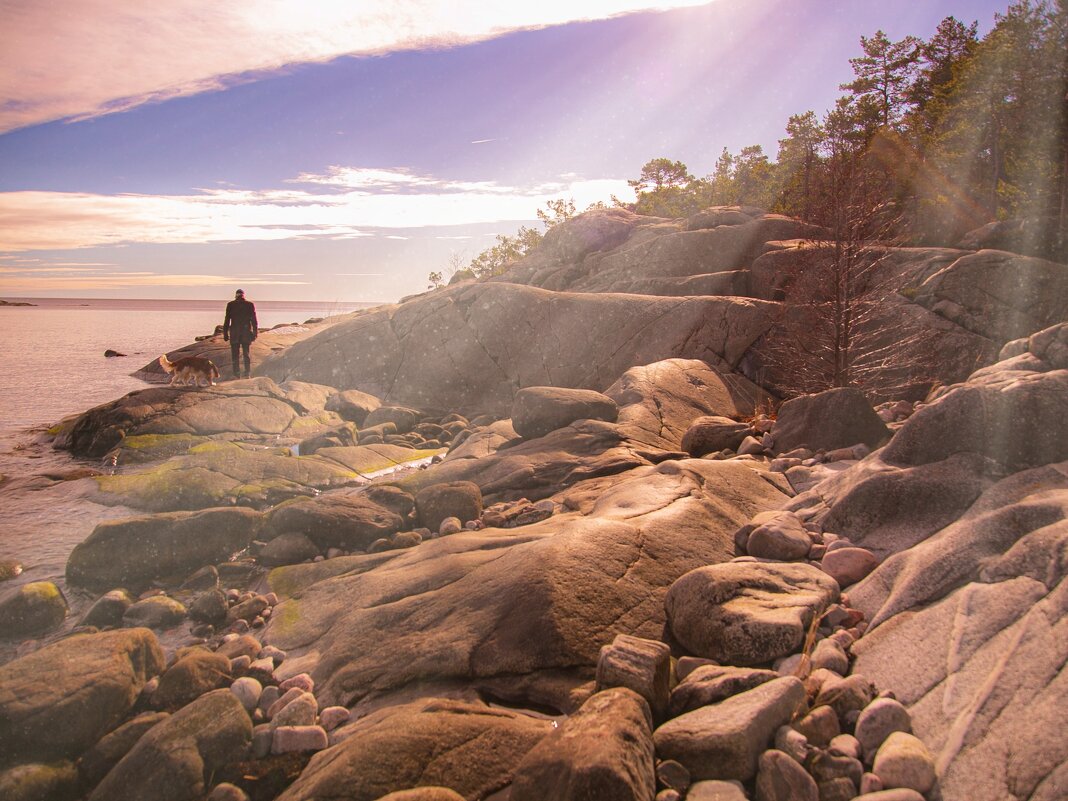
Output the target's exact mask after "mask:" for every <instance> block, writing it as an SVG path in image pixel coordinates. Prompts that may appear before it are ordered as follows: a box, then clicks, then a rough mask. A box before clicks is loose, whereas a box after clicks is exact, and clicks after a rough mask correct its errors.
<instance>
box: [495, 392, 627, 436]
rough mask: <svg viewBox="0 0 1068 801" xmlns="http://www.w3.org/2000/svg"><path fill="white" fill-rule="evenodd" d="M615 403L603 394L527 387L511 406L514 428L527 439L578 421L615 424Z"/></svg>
mask: <svg viewBox="0 0 1068 801" xmlns="http://www.w3.org/2000/svg"><path fill="white" fill-rule="evenodd" d="M618 415H619V407H618V406H616V402H615V401H614V400H612V399H611V398H609V397H608V396H606V395H602V394H601V393H600V392H594V391H592V390H588V389H563V388H561V387H524V388H523V389H521V390H519V391H518V392H517V393H516V395H515V401H514V402H513V403H512V414H511V417H512V428H514V429H515V432H516V433H517V434H519V436H521V437H523V438H524V439H535V438H536V437H543V436H545V435H546V434H548V433H549V432H550V431H555V430H556V429H558V428H563V427H564V426H566V425H570V424H571V423H573V422H575V421H576V420H604V421H605V422H608V423H614V422H615V421H616V418H617V417H618Z"/></svg>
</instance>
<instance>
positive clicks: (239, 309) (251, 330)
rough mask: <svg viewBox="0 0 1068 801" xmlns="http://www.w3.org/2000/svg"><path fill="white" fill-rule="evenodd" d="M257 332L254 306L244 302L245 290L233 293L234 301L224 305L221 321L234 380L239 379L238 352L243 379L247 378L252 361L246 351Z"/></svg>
mask: <svg viewBox="0 0 1068 801" xmlns="http://www.w3.org/2000/svg"><path fill="white" fill-rule="evenodd" d="M257 332H258V329H257V323H256V304H254V303H250V302H249V301H247V300H245V290H243V289H239V290H237V292H235V293H234V299H233V300H231V301H230V302H229V303H227V304H226V319H225V320H224V321H223V340H224V341H226V340H229V342H230V365H231V367H232V368H233V371H234V378H240V377H241V373H240V371H239V370H238V363H237V352H238V350H241V351H242V352H243V353H244V356H245V378H248V377H249V373H250V372H251V369H252V360H251V358H250V357H249V352H248V349H249V346H250V345H252V340H254V339H255V338H256V334H257Z"/></svg>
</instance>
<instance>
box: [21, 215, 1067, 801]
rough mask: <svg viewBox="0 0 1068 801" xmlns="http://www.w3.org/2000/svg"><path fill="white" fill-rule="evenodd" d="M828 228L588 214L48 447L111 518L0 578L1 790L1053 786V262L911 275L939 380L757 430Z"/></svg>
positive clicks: (775, 407) (64, 433)
mask: <svg viewBox="0 0 1068 801" xmlns="http://www.w3.org/2000/svg"><path fill="white" fill-rule="evenodd" d="M818 234H819V232H818V231H813V230H811V229H810V227H808V226H805V225H804V224H802V223H800V222H798V221H795V220H790V219H788V218H784V217H778V216H776V215H767V214H764V213H763V212H760V211H759V210H755V209H710V210H708V211H706V212H702V213H701V214H699V215H696V216H695V217H693V218H689V219H687V220H675V221H669V220H661V219H656V218H643V217H637V216H636V215H633V214H630V213H627V212H622V211H616V210H612V211H602V212H593V213H588V214H586V215H581V216H580V217H578V218H575V219H574V220H571V221H570V222H568V223H564V224H562V225H560V226H558V227H556V228H554V229H552V230H551V231H550V232H549V234H547V235H546V237H545V241H544V242H543V244H542V246H541V247H540V248H539V249H538V250H537V251H535V253H534V254H533V255H531V256H529V257H528V258H526V259H524V260H523V261H521V262H520V263H518V264H517V265H516V266H515V267H514V268H513V269H512V270H511V271H510V272H509V273H507V274H506V275H505V276H503V277H502V278H501V279H494V280H491V281H487V282H472V283H465V284H459V285H456V286H453V287H450V288H448V289H444V290H438V291H435V292H431V293H428V294H425V295H421V296H417V297H415V298H412V299H408V300H406V301H405V302H403V303H401V304H398V305H395V306H387V307H379V308H375V309H371V310H368V311H363V312H357V313H355V314H353V315H349V316H348V317H347V318H346V319H343V320H341V321H339V322H337V323H335V324H333V325H330V326H329V327H324V328H323V329H322V330H320V331H317V332H314V334H313V335H306V336H302V337H300V338H299V339H297V340H294V341H293V342H291V343H289V344H286V345H278V346H277V347H278V349H277V350H273V351H272V355H267V354H261V356H262V358H263V362H262V364H260V365H259V367H258V368H257V370H256V377H254V378H251V379H247V380H242V381H233V382H228V383H226V384H223V385H220V386H218V387H212V388H209V389H200V390H197V389H190V388H181V387H178V388H171V387H154V388H149V389H145V390H141V391H138V392H134V393H131V394H130V395H127V396H125V397H123V398H120V399H117V400H115V401H113V402H111V403H108V404H105V405H103V406H99V407H97V408H95V409H91V410H89V411H87V412H85V413H84V414H81V415H78V416H76V417H74V418H71V419H68V420H65V421H63V422H62V423H60V424H59V425H57V426H56V427H55V428H54V429H53V430H52V431H51V432H50V434H49V441H50V445H51V446H52V447H54V448H56V449H58V450H61V451H65V452H69V453H70V454H71V455H72V456H73V457H75V458H76V459H79V460H88V461H89V463H90V464H92V465H93V468H92V469H89V470H87V471H86V472H85V473H83V474H81V475H77V476H74V475H71V476H66V479H67V480H68V481H69V482H70V483H71V484H76V485H77V487H78V488H79V491H80V492H82V493H83V495H84V497H85V499H86V502H87V503H93V504H97V505H106V506H110V507H115V508H119V509H123V510H128V511H129V514H124V515H123V516H121V517H118V518H116V519H111V520H105V521H104V522H101V523H99V524H98V525H96V526H95V528H94V529H93V530H92V533H91V534H90V535H89V536H88V537H87V538H86V539H85V540H84V541H83V542H82V543H81V544H79V545H78V546H77V547H75V548H74V550H73V552H72V553H71V554H70V557H69V560H68V562H67V566H66V575H65V577H64V580H63V581H58V579H57V581H56V582H50V581H32V582H26V583H22V584H19V583H18V581H19V579H18V568H19V566H18V565H17V564H7V563H5V562H4V561H3V559H0V582H2V583H0V631H2V632H3V633H4V635H3V636H5V637H6V638H16V639H18V640H19V641H22V645H21V646H20V648H19V654H20V655H19V656H18V658H16V659H13V660H12V661H10V662H8V663H7V664H4V665H0V797H2V798H4V799H18V800H19V801H28V799H45V798H49V799H52V798H54V799H71V800H72V801H73V800H74V799H90V801H105V800H110V799H119V798H121V799H166V800H167V801H170V800H171V799H173V800H174V801H201V800H202V799H210V801H240V800H241V799H253V801H268V800H269V799H281V800H282V801H298V800H302V801H304V800H306V801H313V799H325V798H330V799H361V800H362V799H367V801H374V800H375V799H384V798H388V799H390V801H446V800H447V799H460V798H465V799H494V800H495V801H500V799H506V798H508V799H512V801H525V800H526V799H531V800H533V799H576V801H577V800H578V799H605V801H608V800H609V799H612V800H613V801H618V800H619V799H636V800H637V799H640V800H641V801H653V799H656V801H673V800H676V799H684V798H685V799H689V800H690V801H712V800H713V799H715V800H716V801H742V800H743V799H756V800H757V801H788V800H790V799H803V800H804V801H810V800H811V801H837V800H838V799H841V800H842V801H847V800H848V799H854V798H857V799H861V801H920V800H921V799H925V800H926V801H937V800H938V799H946V800H947V801H955V800H957V799H959V800H960V801H964V799H968V800H969V801H983V800H985V799H989V800H990V801H1001V800H1002V799H1034V800H1035V801H1038V800H1039V799H1050V800H1051V801H1052V799H1057V798H1061V797H1063V794H1064V791H1065V782H1066V781H1068V779H1066V778H1065V776H1066V775H1068V774H1065V771H1066V770H1068V768H1066V767H1065V765H1066V763H1068V746H1065V745H1064V743H1063V742H1062V740H1063V738H1058V737H1057V736H1056V735H1055V732H1056V719H1057V715H1058V712H1059V710H1061V709H1064V708H1065V701H1066V691H1065V688H1064V682H1063V680H1062V678H1061V670H1062V666H1063V664H1064V662H1065V659H1066V657H1068V636H1066V630H1065V628H1064V626H1065V624H1064V620H1065V615H1064V612H1065V606H1066V603H1068V601H1066V598H1068V596H1066V595H1065V589H1064V587H1065V585H1063V583H1062V578H1063V576H1064V573H1065V570H1066V566H1068V563H1066V561H1065V558H1064V553H1065V543H1066V542H1068V525H1066V523H1065V517H1066V511H1068V428H1066V426H1068V422H1066V421H1068V323H1066V322H1065V321H1064V310H1065V308H1068V306H1066V305H1065V303H1064V302H1063V301H1064V299H1065V298H1068V266H1065V265H1057V264H1054V263H1052V262H1045V261H1042V260H1040V259H1035V258H1032V257H1024V256H1019V255H1015V254H1012V253H1007V252H1003V251H990V250H985V251H978V252H974V251H963V250H955V249H948V248H942V249H934V248H931V249H901V250H900V251H898V252H895V253H894V254H892V255H893V258H888V259H886V260H885V263H886V265H887V267H886V269H888V270H892V271H894V275H895V276H896V280H897V281H898V286H899V290H900V292H899V294H898V295H897V296H896V299H895V300H894V304H895V305H894V306H893V307H892V308H890V309H888V310H886V312H885V313H887V314H895V315H900V316H902V317H905V318H907V319H908V320H911V321H913V324H914V325H916V326H917V327H922V328H924V329H925V330H929V331H933V332H935V333H936V334H937V335H938V336H939V337H941V340H940V342H941V343H942V351H940V352H944V353H945V358H944V359H942V360H940V362H939V364H937V365H935V367H936V368H937V371H938V373H939V375H940V376H941V377H942V385H941V386H938V387H937V388H935V389H934V390H933V391H931V392H930V393H929V394H926V395H924V396H923V397H907V398H889V399H884V400H882V401H881V402H878V403H877V405H874V406H873V401H872V400H871V399H870V398H867V397H865V395H864V394H863V393H861V392H860V391H859V390H855V389H848V388H843V389H834V390H829V391H827V392H823V393H819V394H816V395H809V396H802V397H799V398H795V399H792V400H789V401H786V402H783V403H780V402H779V401H778V398H777V397H776V394H775V393H776V385H775V383H774V381H769V380H767V378H766V374H765V373H763V372H762V371H761V370H760V369H759V367H760V364H761V348H762V347H763V343H764V339H763V338H764V335H765V334H766V333H767V330H768V327H769V325H770V320H771V319H772V317H773V315H774V312H775V310H776V308H777V303H778V302H777V301H776V300H774V298H775V286H776V281H777V280H779V279H778V276H781V275H782V274H783V268H782V264H783V260H787V259H790V258H794V257H795V256H796V252H797V250H798V249H799V248H798V247H797V246H796V243H797V242H798V241H799V240H801V239H802V238H809V237H812V236H815V235H818ZM791 243H794V245H791ZM1013 287H1017V288H1019V291H1015V290H1014V289H1013ZM980 288H981V289H980ZM720 293H729V294H720ZM217 346H218V343H215V342H213V341H212V340H210V339H209V340H204V341H203V342H200V343H196V344H195V345H192V346H189V347H188V348H187V349H185V350H186V351H187V352H189V353H196V352H210V350H205V349H209V348H211V347H217ZM42 480H43V479H42ZM35 486H38V485H35ZM38 489H39V486H38ZM0 491H3V486H2V485H0ZM2 556H3V554H2V553H0V557H2ZM64 590H66V593H67V594H70V593H74V592H76V593H79V594H80V595H82V596H88V597H91V598H92V599H93V600H92V603H91V605H89V606H88V608H87V610H86V611H85V612H84V614H81V613H79V615H78V619H77V620H74V619H72V617H73V616H72V615H71V612H70V605H69V599H68V598H67V597H65V593H64Z"/></svg>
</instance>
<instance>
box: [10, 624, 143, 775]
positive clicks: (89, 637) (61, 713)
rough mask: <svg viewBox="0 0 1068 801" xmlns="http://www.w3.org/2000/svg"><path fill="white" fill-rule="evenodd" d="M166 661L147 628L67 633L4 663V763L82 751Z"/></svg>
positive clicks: (127, 708) (131, 702)
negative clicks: (63, 637)
mask: <svg viewBox="0 0 1068 801" xmlns="http://www.w3.org/2000/svg"><path fill="white" fill-rule="evenodd" d="M163 666H164V659H163V651H162V650H161V649H160V647H159V643H158V642H157V641H156V636H155V635H154V634H153V633H152V632H151V631H149V630H148V629H126V630H122V631H108V632H103V633H101V634H83V635H77V636H74V637H67V638H66V639H63V640H60V641H59V642H56V643H53V644H52V645H47V646H45V647H44V648H41V649H40V650H39V651H34V652H33V653H32V654H29V655H27V656H24V657H22V658H21V659H16V660H14V661H13V662H8V663H7V664H6V665H2V666H0V746H2V748H0V762H4V761H7V760H34V759H37V760H42V761H47V760H49V759H61V758H71V759H72V758H74V757H76V756H78V755H80V754H81V753H83V752H84V751H86V750H88V749H89V747H90V746H92V745H93V744H94V743H95V742H96V741H97V740H99V739H100V738H101V737H103V736H104V735H105V734H107V733H108V732H109V731H111V730H112V729H113V728H115V727H116V726H117V725H118V724H119V722H120V721H121V720H122V719H123V718H124V717H125V716H126V714H127V713H128V712H129V711H130V710H131V709H132V708H133V705H134V702H135V701H136V700H137V697H138V695H139V694H140V692H141V688H142V687H143V686H144V684H145V682H147V681H148V680H149V679H150V678H152V677H153V676H155V675H158V674H159V673H160V672H161V671H162V670H163Z"/></svg>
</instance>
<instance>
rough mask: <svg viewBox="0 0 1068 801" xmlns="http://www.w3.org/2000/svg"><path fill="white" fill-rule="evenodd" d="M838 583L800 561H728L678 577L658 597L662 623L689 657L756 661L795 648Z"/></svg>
mask: <svg viewBox="0 0 1068 801" xmlns="http://www.w3.org/2000/svg"><path fill="white" fill-rule="evenodd" d="M837 600H838V584H837V583H836V582H835V581H834V579H832V578H831V577H830V576H828V575H827V574H826V573H824V572H823V571H821V570H820V569H819V568H816V567H812V566H811V565H808V564H780V563H773V562H766V563H764V562H731V563H727V564H718V565H709V566H707V567H702V568H698V569H696V570H693V571H691V572H689V573H687V574H686V575H685V576H682V577H681V578H680V579H679V580H678V581H676V582H675V583H674V584H673V585H672V586H671V590H670V591H669V592H668V594H667V598H666V600H665V607H666V609H667V619H668V625H669V626H670V627H671V632H672V634H673V635H674V636H675V638H676V639H677V640H678V641H679V642H680V643H681V644H682V645H683V646H684V647H685V648H686V649H687V650H689V651H690V652H691V653H692V654H694V655H695V656H703V657H706V658H708V659H715V660H716V661H718V662H722V663H725V664H729V665H743V666H744V665H759V664H764V663H767V662H771V661H772V660H774V659H778V658H779V657H782V656H789V655H790V654H792V653H795V652H796V651H798V650H799V649H800V647H801V644H802V642H803V640H804V637H805V632H806V630H807V629H808V626H809V624H810V623H811V622H812V620H813V618H814V617H816V616H819V615H821V614H822V613H823V612H824V610H826V609H827V607H828V606H830V605H831V604H832V603H835V602H836V601H837Z"/></svg>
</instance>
